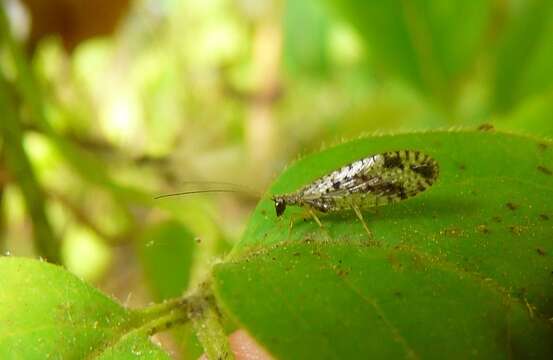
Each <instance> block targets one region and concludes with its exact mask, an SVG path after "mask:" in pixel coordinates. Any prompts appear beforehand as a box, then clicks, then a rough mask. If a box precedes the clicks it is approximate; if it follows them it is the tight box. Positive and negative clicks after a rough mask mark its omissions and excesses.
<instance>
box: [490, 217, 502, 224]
mask: <svg viewBox="0 0 553 360" xmlns="http://www.w3.org/2000/svg"><path fill="white" fill-rule="evenodd" d="M492 220H493V221H494V222H496V223H500V222H501V217H500V216H494V217H492Z"/></svg>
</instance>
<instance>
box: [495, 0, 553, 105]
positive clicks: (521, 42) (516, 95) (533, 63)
mask: <svg viewBox="0 0 553 360" xmlns="http://www.w3.org/2000/svg"><path fill="white" fill-rule="evenodd" d="M519 5H522V6H520V8H519V9H512V10H513V12H514V15H513V16H512V17H511V18H510V19H509V22H508V26H507V29H506V30H505V35H504V36H503V38H502V39H501V41H500V46H499V49H498V52H497V55H496V56H497V63H496V66H495V67H494V70H495V76H494V83H493V86H494V98H493V99H492V100H493V102H494V106H495V107H496V109H497V110H499V111H507V110H509V109H511V108H512V107H513V106H515V105H516V104H517V102H519V101H521V100H522V99H523V98H524V97H526V96H529V95H536V94H538V93H540V92H546V91H550V90H551V89H553V87H552V85H551V84H552V80H553V71H552V70H551V63H552V62H553V21H552V20H553V2H551V1H549V0H533V1H526V2H523V3H521V4H519Z"/></svg>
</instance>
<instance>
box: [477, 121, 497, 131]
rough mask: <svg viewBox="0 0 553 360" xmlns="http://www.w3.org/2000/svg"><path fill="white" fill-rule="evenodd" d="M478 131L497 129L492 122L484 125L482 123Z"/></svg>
mask: <svg viewBox="0 0 553 360" xmlns="http://www.w3.org/2000/svg"><path fill="white" fill-rule="evenodd" d="M477 130H478V131H494V130H495V127H494V126H493V124H490V123H484V124H482V125H480V126H479V127H478V128H477Z"/></svg>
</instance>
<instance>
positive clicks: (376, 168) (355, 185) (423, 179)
mask: <svg viewBox="0 0 553 360" xmlns="http://www.w3.org/2000/svg"><path fill="white" fill-rule="evenodd" d="M438 173H439V168H438V164H437V162H436V161H435V160H434V159H432V158H431V157H430V156H428V155H426V154H423V153H421V152H419V151H414V150H402V151H393V152H386V153H382V154H377V155H373V156H369V157H367V158H364V159H361V160H358V161H355V162H353V163H351V164H349V165H346V166H344V167H342V168H341V169H338V170H336V171H334V172H332V173H330V174H329V175H326V176H324V177H322V178H320V179H318V180H316V181H314V182H313V183H311V184H309V185H308V186H306V187H304V188H303V189H301V190H300V191H301V194H302V197H303V199H304V200H305V201H306V202H308V203H309V202H312V203H314V204H315V205H317V207H319V208H320V207H321V206H322V205H325V208H326V209H327V210H328V211H337V210H341V209H344V208H351V207H352V205H355V206H358V207H361V208H369V207H375V206H381V205H385V204H387V203H390V202H395V201H400V200H403V199H406V198H408V197H411V196H414V195H416V194H418V193H420V192H422V191H424V190H426V189H427V188H428V187H429V186H430V185H432V184H433V183H434V182H435V180H436V179H437V177H438Z"/></svg>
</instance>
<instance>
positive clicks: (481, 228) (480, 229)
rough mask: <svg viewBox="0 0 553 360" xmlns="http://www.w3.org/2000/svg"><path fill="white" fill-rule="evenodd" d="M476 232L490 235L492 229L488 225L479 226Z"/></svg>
mask: <svg viewBox="0 0 553 360" xmlns="http://www.w3.org/2000/svg"><path fill="white" fill-rule="evenodd" d="M476 230H477V231H478V232H479V233H481V234H489V233H490V229H489V228H488V225H486V224H480V225H477V226H476Z"/></svg>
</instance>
